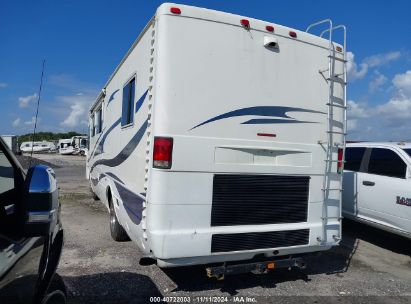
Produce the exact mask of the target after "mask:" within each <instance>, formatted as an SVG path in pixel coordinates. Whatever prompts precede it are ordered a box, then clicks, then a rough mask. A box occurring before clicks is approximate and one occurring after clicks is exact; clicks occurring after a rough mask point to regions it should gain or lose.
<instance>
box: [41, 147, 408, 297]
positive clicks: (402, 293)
mask: <svg viewBox="0 0 411 304" xmlns="http://www.w3.org/2000/svg"><path fill="white" fill-rule="evenodd" d="M37 157H39V158H41V159H44V160H46V161H48V162H49V163H51V164H54V165H55V171H56V174H57V176H58V180H59V186H60V196H61V201H62V217H63V224H64V228H65V233H66V234H65V248H64V253H63V256H62V259H61V262H60V266H59V270H58V273H59V275H60V276H62V278H63V280H64V282H65V283H66V287H67V290H68V293H69V303H149V302H150V297H163V296H165V297H167V296H169V297H173V296H190V297H191V298H190V299H191V302H195V301H198V302H199V303H212V301H211V300H213V299H209V298H197V297H202V296H204V297H209V296H223V297H227V299H228V300H229V302H231V301H234V300H235V299H237V298H235V297H244V298H242V299H243V300H244V301H246V298H245V297H247V296H248V297H250V298H252V299H254V300H255V301H257V303H273V302H277V303H293V302H296V301H298V302H302V303H323V302H328V303H352V302H361V303H411V242H410V241H409V240H406V239H404V238H401V237H397V236H395V235H392V234H389V233H385V232H382V231H379V230H376V229H372V228H369V227H366V226H364V225H360V224H356V223H353V222H349V221H344V234H343V242H342V245H341V246H339V247H337V248H334V249H332V250H330V251H328V252H325V253H321V254H315V255H313V256H311V257H309V258H308V268H307V269H305V270H304V271H274V272H271V273H269V274H266V275H253V274H244V275H238V276H233V277H227V278H226V279H225V280H224V281H216V280H213V279H208V278H207V277H206V276H205V271H204V267H189V268H181V269H172V270H161V269H159V268H158V267H157V266H144V267H143V266H140V265H139V264H138V261H139V258H140V256H141V254H140V252H139V250H138V248H137V246H136V245H134V244H133V243H132V242H124V243H116V242H114V241H112V240H111V237H110V233H109V226H108V214H107V212H106V210H105V209H104V207H103V206H102V205H101V203H100V202H95V201H93V200H92V198H91V197H90V194H89V193H88V183H87V181H86V180H85V178H84V163H85V159H84V158H82V157H74V156H66V157H62V156H53V155H43V156H37ZM297 296H298V298H296V297H297ZM273 297H275V298H273ZM222 299H223V300H224V298H222ZM238 299H239V300H241V298H238ZM169 300H171V301H170V302H172V300H173V299H172V298H170V299H169ZM180 300H181V299H180ZM201 300H202V301H201Z"/></svg>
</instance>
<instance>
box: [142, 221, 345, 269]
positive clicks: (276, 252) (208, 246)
mask: <svg viewBox="0 0 411 304" xmlns="http://www.w3.org/2000/svg"><path fill="white" fill-rule="evenodd" d="M300 229H308V230H309V234H308V238H307V243H306V244H304V245H298V246H285V247H272V248H260V249H252V250H238V251H230V252H212V238H213V235H221V234H223V235H224V234H228V235H229V234H242V233H250V232H252V233H256V232H261V233H266V232H273V231H274V232H275V231H293V230H300ZM338 229H339V223H338V222H336V225H335V230H336V231H338ZM321 235H322V223H321V222H319V223H294V224H281V225H259V226H237V227H235V226H230V227H213V228H208V229H197V230H196V229H190V230H168V231H150V233H149V235H148V240H149V243H150V249H151V250H152V252H153V255H154V257H155V258H156V259H157V260H158V264H159V266H160V267H176V266H184V265H196V264H208V263H215V262H225V261H239V260H247V259H252V258H253V257H254V256H255V255H258V254H263V255H264V256H266V257H272V256H284V255H295V254H301V253H306V252H314V251H321V250H328V249H329V248H331V246H332V245H337V242H335V243H334V244H327V245H322V244H321V243H320V242H319V241H318V239H317V238H318V237H319V236H321Z"/></svg>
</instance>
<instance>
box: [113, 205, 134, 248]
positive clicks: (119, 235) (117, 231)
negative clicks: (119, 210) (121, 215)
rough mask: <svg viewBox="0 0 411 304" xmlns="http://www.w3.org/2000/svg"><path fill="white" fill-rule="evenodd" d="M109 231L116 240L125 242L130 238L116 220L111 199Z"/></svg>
mask: <svg viewBox="0 0 411 304" xmlns="http://www.w3.org/2000/svg"><path fill="white" fill-rule="evenodd" d="M110 233H111V237H112V238H113V240H115V241H116V242H125V241H129V240H130V238H129V237H128V235H127V232H126V231H125V230H124V228H123V227H122V226H121V225H120V223H119V222H118V219H117V215H116V212H115V210H114V205H113V202H112V201H110Z"/></svg>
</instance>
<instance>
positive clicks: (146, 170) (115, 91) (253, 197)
mask: <svg viewBox="0 0 411 304" xmlns="http://www.w3.org/2000/svg"><path fill="white" fill-rule="evenodd" d="M324 24H326V25H328V26H329V27H328V28H326V29H325V30H324V34H326V35H328V34H329V32H327V29H328V31H329V30H330V29H331V32H335V31H334V30H336V29H343V30H344V31H342V32H343V33H344V36H345V28H344V27H343V26H338V27H333V26H332V23H331V21H330V20H325V21H322V22H318V23H315V24H313V26H310V27H309V28H308V29H307V31H308V30H311V28H312V27H315V26H317V25H324ZM341 36H343V35H341ZM327 37H328V36H327ZM345 114H346V111H345V48H344V47H343V46H342V45H340V44H336V43H333V42H332V40H331V38H330V39H324V38H321V37H319V36H316V35H313V34H310V33H307V32H303V31H298V30H294V29H291V28H288V27H285V26H281V25H277V24H273V23H271V22H265V21H261V20H256V19H251V18H248V17H242V16H237V15H233V14H228V13H223V12H218V11H213V10H208V9H202V8H197V7H191V6H185V5H177V4H163V5H161V6H160V7H159V8H158V9H157V12H156V14H155V16H154V17H153V18H152V19H151V20H150V22H149V23H148V24H147V26H146V27H145V28H144V30H143V32H142V33H141V34H140V35H139V37H138V38H137V40H136V41H135V42H134V44H133V45H132V47H131V49H130V50H129V51H128V52H127V54H126V55H125V57H124V58H123V60H122V61H121V62H120V64H119V65H118V67H117V68H116V69H115V71H114V73H113V74H112V75H111V77H110V78H109V80H108V82H107V83H106V85H105V87H104V89H103V90H102V92H101V94H100V95H99V96H98V98H97V100H96V101H95V103H94V104H93V105H92V107H91V109H90V151H89V157H88V159H87V169H86V170H87V172H86V175H87V178H89V180H90V183H91V188H92V190H93V192H94V193H95V194H96V195H97V196H98V197H99V198H100V199H101V200H102V201H103V202H104V204H105V205H106V206H107V208H108V209H109V211H110V215H111V217H110V227H111V233H112V236H113V238H114V239H116V240H124V239H126V238H127V236H129V237H130V238H131V239H132V240H133V241H134V242H136V243H137V244H138V246H139V247H140V248H141V249H142V251H143V252H144V254H145V255H146V256H147V257H151V258H152V259H154V260H156V262H157V264H158V265H159V266H160V267H173V266H181V265H193V264H207V263H216V262H225V261H240V260H248V259H252V258H254V257H255V256H259V257H261V256H265V257H267V258H270V257H273V256H275V255H276V256H287V255H298V254H300V253H306V252H313V251H319V250H327V249H329V248H331V246H334V245H337V244H338V243H339V241H340V239H341V222H340V219H341V213H340V212H341V208H340V202H341V174H339V172H338V171H339V170H338V168H337V167H339V166H341V162H339V161H338V160H341V159H342V158H341V157H342V154H341V153H339V152H338V151H339V150H340V151H343V148H344V145H345V136H344V134H345ZM338 156H339V157H340V158H338Z"/></svg>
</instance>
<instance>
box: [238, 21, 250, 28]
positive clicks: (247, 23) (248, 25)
mask: <svg viewBox="0 0 411 304" xmlns="http://www.w3.org/2000/svg"><path fill="white" fill-rule="evenodd" d="M240 23H241V25H242V26H244V27H250V21H248V20H247V19H241V20H240Z"/></svg>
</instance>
